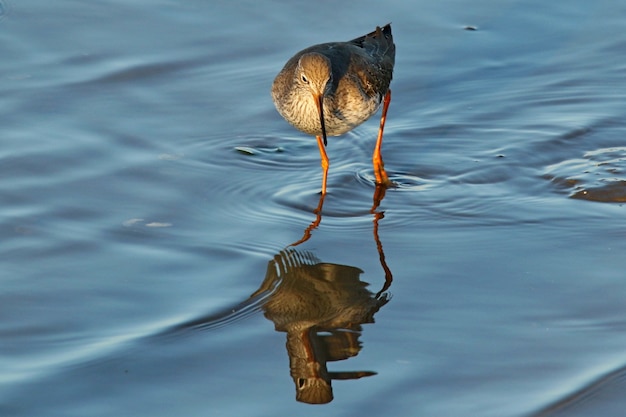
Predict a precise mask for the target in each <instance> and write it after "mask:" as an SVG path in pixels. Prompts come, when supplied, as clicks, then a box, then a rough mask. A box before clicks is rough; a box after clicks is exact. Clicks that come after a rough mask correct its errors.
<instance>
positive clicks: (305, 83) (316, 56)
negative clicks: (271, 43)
mask: <svg viewBox="0 0 626 417" xmlns="http://www.w3.org/2000/svg"><path fill="white" fill-rule="evenodd" d="M295 77H296V82H297V83H298V84H299V85H300V87H301V88H303V89H306V90H308V91H309V92H310V93H311V95H312V96H313V101H314V102H315V105H316V106H317V111H318V113H319V117H320V125H321V128H322V137H323V138H324V145H326V125H325V122H324V95H325V94H326V92H327V91H328V89H329V88H330V87H331V85H332V78H333V72H332V67H331V64H330V59H328V58H327V57H326V56H324V55H322V54H320V53H317V52H309V53H306V54H303V55H302V56H301V57H300V59H299V60H298V68H297V70H296V73H295Z"/></svg>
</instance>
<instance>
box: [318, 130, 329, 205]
mask: <svg viewBox="0 0 626 417" xmlns="http://www.w3.org/2000/svg"><path fill="white" fill-rule="evenodd" d="M315 138H316V139H317V146H318V147H319V148H320V156H321V157H322V195H325V194H326V179H327V178H328V166H329V165H330V163H329V162H328V155H326V148H325V146H324V142H323V140H322V137H321V136H316V137H315Z"/></svg>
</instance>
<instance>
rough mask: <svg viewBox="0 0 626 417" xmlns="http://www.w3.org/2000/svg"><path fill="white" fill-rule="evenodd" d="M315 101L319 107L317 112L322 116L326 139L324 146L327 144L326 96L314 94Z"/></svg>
mask: <svg viewBox="0 0 626 417" xmlns="http://www.w3.org/2000/svg"><path fill="white" fill-rule="evenodd" d="M313 100H314V101H315V104H316V105H317V111H318V113H319V114H320V125H321V126H322V137H323V138H324V146H326V145H327V142H326V123H325V122H324V94H313Z"/></svg>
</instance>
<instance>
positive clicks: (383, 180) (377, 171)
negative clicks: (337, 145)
mask: <svg viewBox="0 0 626 417" xmlns="http://www.w3.org/2000/svg"><path fill="white" fill-rule="evenodd" d="M390 102H391V90H388V91H387V94H385V99H384V101H383V114H382V116H381V118H380V127H379V128H378V138H377V139H376V147H375V148H374V155H373V156H372V162H373V163H374V175H375V176H376V183H377V184H380V185H384V186H389V185H391V181H389V177H387V173H386V172H385V164H384V163H383V157H382V156H381V154H380V149H381V147H382V145H383V130H385V120H386V119H387V109H388V108H389V103H390ZM318 141H319V139H318Z"/></svg>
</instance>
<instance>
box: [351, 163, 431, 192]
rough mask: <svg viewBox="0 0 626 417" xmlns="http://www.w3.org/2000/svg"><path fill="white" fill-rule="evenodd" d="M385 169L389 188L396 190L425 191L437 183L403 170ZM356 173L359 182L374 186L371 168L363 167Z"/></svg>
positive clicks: (374, 178) (374, 181) (374, 179)
mask: <svg viewBox="0 0 626 417" xmlns="http://www.w3.org/2000/svg"><path fill="white" fill-rule="evenodd" d="M386 171H387V175H388V176H389V179H390V180H391V182H392V183H393V185H392V186H391V187H390V188H391V189H393V190H397V191H425V190H428V189H431V188H433V187H436V186H437V185H438V184H439V181H434V180H426V179H424V178H420V177H417V176H415V175H411V174H408V173H404V172H394V171H389V170H386ZM356 175H357V178H358V179H359V181H360V182H362V183H365V184H368V185H369V186H370V187H372V188H373V187H375V186H376V177H375V176H374V172H373V171H372V169H371V168H369V169H368V168H363V169H361V170H359V171H357V172H356Z"/></svg>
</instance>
